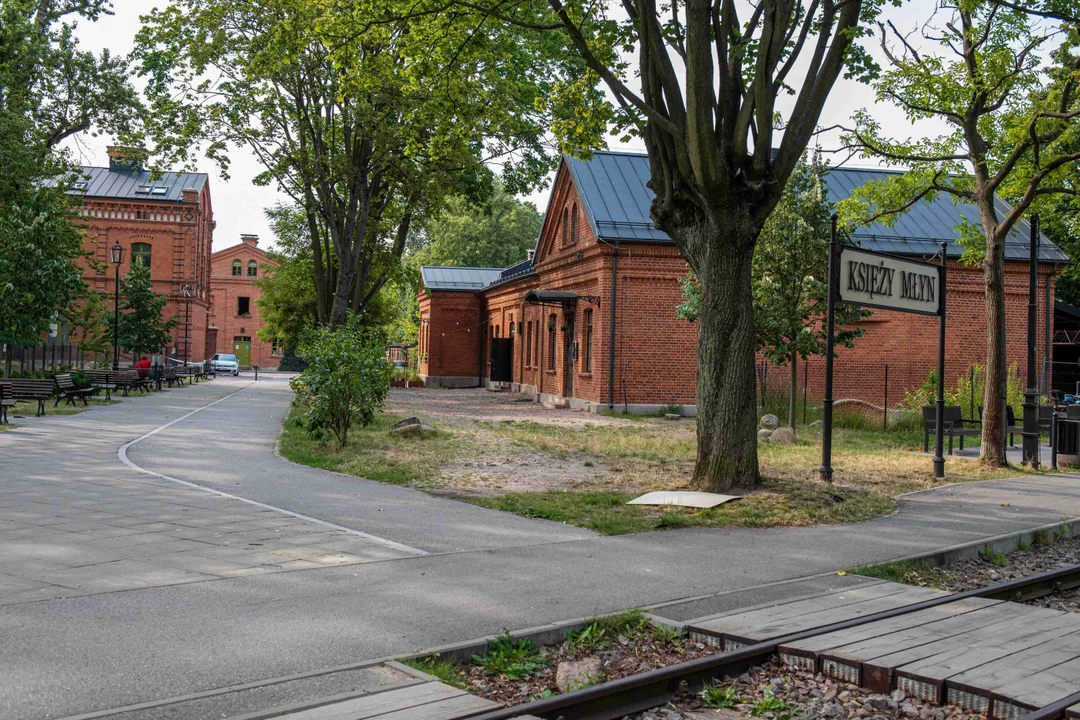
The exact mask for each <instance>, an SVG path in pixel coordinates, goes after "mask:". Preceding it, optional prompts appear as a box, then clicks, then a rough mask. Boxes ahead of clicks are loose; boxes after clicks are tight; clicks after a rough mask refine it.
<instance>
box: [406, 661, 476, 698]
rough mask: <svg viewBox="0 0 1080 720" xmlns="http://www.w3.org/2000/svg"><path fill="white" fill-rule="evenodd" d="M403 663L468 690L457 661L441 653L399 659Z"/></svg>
mask: <svg viewBox="0 0 1080 720" xmlns="http://www.w3.org/2000/svg"><path fill="white" fill-rule="evenodd" d="M398 662H400V663H401V664H402V665H408V666H409V667H411V668H412V669H413V670H419V671H420V672H422V673H427V674H428V675H431V676H432V677H437V678H438V679H439V680H441V681H443V682H444V683H446V684H447V685H450V686H452V687H456V688H461V689H462V690H466V689H467V688H466V686H465V681H464V679H463V678H462V677H461V674H460V673H459V672H458V666H457V663H455V662H454V661H453V660H449V659H447V658H444V657H440V656H439V655H429V656H428V657H424V658H404V659H403V660H399V661H398Z"/></svg>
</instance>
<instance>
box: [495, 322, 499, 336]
mask: <svg viewBox="0 0 1080 720" xmlns="http://www.w3.org/2000/svg"><path fill="white" fill-rule="evenodd" d="M499 330H500V326H498V325H496V326H495V337H499Z"/></svg>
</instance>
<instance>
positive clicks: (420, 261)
mask: <svg viewBox="0 0 1080 720" xmlns="http://www.w3.org/2000/svg"><path fill="white" fill-rule="evenodd" d="M543 220H544V218H543V216H542V215H541V214H540V213H539V212H537V210H536V206H534V205H533V204H532V203H529V202H522V201H520V200H518V199H517V198H516V197H514V196H513V195H511V194H510V193H508V192H507V191H506V189H505V188H504V187H503V184H502V183H501V182H496V183H495V186H494V188H493V191H492V194H491V195H490V196H489V197H487V198H485V199H483V200H482V201H481V202H471V201H470V200H469V199H468V198H467V197H465V196H463V195H455V196H453V197H450V198H448V199H447V202H446V207H445V208H444V209H443V210H442V211H441V212H440V213H438V214H437V215H436V216H435V217H434V218H432V219H431V220H430V221H429V222H428V223H426V225H425V227H424V229H423V230H422V231H421V232H419V233H418V236H419V237H418V238H417V240H416V242H417V244H419V245H421V246H420V247H419V248H417V249H416V251H415V252H414V253H413V254H412V259H413V262H414V263H415V265H416V266H417V267H419V266H420V265H463V266H467V267H497V268H504V267H510V266H511V265H514V264H516V263H519V262H521V261H522V260H524V259H525V254H526V251H528V250H530V249H532V248H533V247H535V246H536V238H537V236H538V235H539V234H540V226H541V225H542V224H543Z"/></svg>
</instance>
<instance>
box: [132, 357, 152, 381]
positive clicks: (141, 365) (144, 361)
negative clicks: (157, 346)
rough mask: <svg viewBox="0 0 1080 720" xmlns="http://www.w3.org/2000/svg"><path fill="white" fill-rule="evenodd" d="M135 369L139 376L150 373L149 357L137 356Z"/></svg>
mask: <svg viewBox="0 0 1080 720" xmlns="http://www.w3.org/2000/svg"><path fill="white" fill-rule="evenodd" d="M135 369H136V370H138V371H139V377H147V376H149V375H150V358H147V357H143V358H139V361H138V362H137V363H135Z"/></svg>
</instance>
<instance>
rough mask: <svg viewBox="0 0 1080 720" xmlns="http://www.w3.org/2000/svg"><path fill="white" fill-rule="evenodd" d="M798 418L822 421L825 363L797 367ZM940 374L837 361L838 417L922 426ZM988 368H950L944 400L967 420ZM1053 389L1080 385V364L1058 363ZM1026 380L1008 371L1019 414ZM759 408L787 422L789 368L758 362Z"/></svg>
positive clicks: (1042, 382) (1042, 383) (977, 407)
mask: <svg viewBox="0 0 1080 720" xmlns="http://www.w3.org/2000/svg"><path fill="white" fill-rule="evenodd" d="M796 371H797V376H796V381H795V389H794V392H795V400H796V403H795V413H796V417H795V420H796V422H797V423H803V424H805V423H808V422H813V421H814V420H818V419H821V416H822V399H823V397H824V390H825V360H824V358H820V357H815V358H811V359H810V360H808V361H805V362H804V361H802V360H801V359H800V361H799V362H798V363H797V365H796ZM936 375H937V373H936V370H931V368H929V367H925V366H921V365H913V364H910V363H902V364H901V363H866V362H858V361H849V360H846V359H838V360H837V361H836V367H835V369H834V374H833V401H834V413H835V414H836V415H838V416H844V417H846V418H847V419H849V420H852V421H855V423H856V424H858V425H860V426H865V427H868V428H869V427H879V428H884V429H894V428H902V427H915V426H919V425H920V423H921V410H920V408H921V407H922V406H924V405H930V404H933V402H934V400H935V399H936V395H937V385H936V383H937V378H936ZM984 375H985V370H984V368H983V367H982V366H979V365H972V366H966V367H963V368H952V367H948V368H947V370H946V374H945V396H946V402H947V403H948V404H950V405H959V406H960V407H961V408H962V410H963V414H964V417H965V418H970V419H978V418H979V416H980V414H981V406H982V404H983V390H984V387H985V385H984ZM1039 376H1040V377H1039V389H1040V392H1041V394H1043V395H1046V386H1047V382H1046V373H1045V372H1041V373H1040V374H1039ZM1052 381H1053V384H1052V387H1053V388H1054V389H1061V388H1062V387H1063V386H1066V385H1067V386H1068V387H1070V388H1072V389H1071V390H1066V392H1075V391H1076V390H1077V388H1078V387H1080V385H1078V383H1080V363H1054V364H1053V370H1052ZM1025 382H1026V380H1025V377H1024V374H1023V373H1022V372H1021V370H1020V369H1019V367H1018V366H1017V365H1015V364H1014V365H1011V366H1010V367H1009V368H1008V369H1007V372H1006V390H1005V396H1006V400H1007V402H1008V403H1009V404H1010V405H1012V406H1013V408H1014V411H1015V412H1016V413H1017V416H1018V417H1019V414H1020V413H1021V403H1022V402H1023V392H1024V386H1025ZM757 390H758V404H759V406H760V408H761V409H762V411H763V412H772V413H773V414H775V415H777V416H778V417H779V418H780V419H781V420H782V421H783V422H785V423H786V422H789V417H788V416H789V414H790V412H791V410H790V408H791V402H790V401H791V392H792V382H791V370H790V368H789V367H788V366H786V365H781V366H777V365H773V364H771V363H769V362H767V361H764V360H762V361H759V362H758V363H757Z"/></svg>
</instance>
